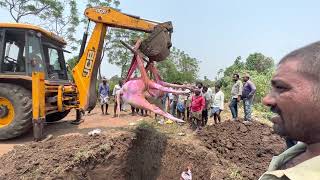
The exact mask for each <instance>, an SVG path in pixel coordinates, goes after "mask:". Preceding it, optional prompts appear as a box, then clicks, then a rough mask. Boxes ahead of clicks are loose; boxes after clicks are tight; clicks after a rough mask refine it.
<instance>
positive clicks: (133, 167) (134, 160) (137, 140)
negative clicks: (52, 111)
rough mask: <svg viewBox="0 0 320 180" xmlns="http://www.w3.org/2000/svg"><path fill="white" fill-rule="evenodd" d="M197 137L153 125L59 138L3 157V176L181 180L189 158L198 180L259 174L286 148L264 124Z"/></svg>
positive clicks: (231, 126) (224, 127)
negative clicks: (115, 132) (181, 137)
mask: <svg viewBox="0 0 320 180" xmlns="http://www.w3.org/2000/svg"><path fill="white" fill-rule="evenodd" d="M196 138H199V139H200V144H202V145H199V143H196V142H198V140H196V139H195V140H194V141H195V142H190V140H188V141H187V140H177V139H174V138H168V137H167V136H165V135H164V134H162V133H160V132H158V131H156V130H155V129H154V128H152V127H150V126H148V125H143V126H140V127H138V128H137V129H136V130H135V132H133V133H131V132H126V133H122V134H119V135H116V136H115V135H114V136H113V137H110V136H106V135H99V136H96V137H89V136H68V137H57V138H56V139H53V140H51V141H48V142H44V143H30V144H28V145H25V146H17V147H15V148H14V150H13V151H11V152H9V153H7V154H5V155H3V156H2V157H0V179H1V178H3V177H5V179H101V180H102V179H120V180H121V179H129V180H140V179H143V180H144V179H147V180H153V179H160V180H162V179H163V180H166V179H179V177H180V173H181V172H182V171H183V170H184V168H185V167H186V166H187V165H188V164H189V163H191V164H193V169H192V172H193V179H241V178H243V179H257V177H258V176H259V175H261V173H262V172H263V171H265V169H266V168H267V165H268V162H269V161H270V159H271V157H272V156H273V155H274V154H277V153H279V152H280V151H281V150H282V148H283V144H282V140H281V139H280V138H279V137H278V136H276V135H273V134H271V130H270V128H269V127H267V126H264V125H261V124H253V125H251V126H247V127H246V126H244V125H242V124H240V123H230V122H229V123H222V124H219V125H215V126H212V127H208V128H207V129H206V130H205V131H204V132H203V133H202V134H201V135H200V136H198V137H196Z"/></svg>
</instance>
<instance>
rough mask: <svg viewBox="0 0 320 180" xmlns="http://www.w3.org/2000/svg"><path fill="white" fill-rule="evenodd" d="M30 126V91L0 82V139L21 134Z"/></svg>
mask: <svg viewBox="0 0 320 180" xmlns="http://www.w3.org/2000/svg"><path fill="white" fill-rule="evenodd" d="M31 127H32V99H31V91H29V90H27V89H25V88H23V87H21V86H18V85H14V84H7V83H0V139H2V140H3V139H11V138H14V137H17V136H20V135H22V134H23V133H25V132H27V131H28V130H30V128H31Z"/></svg>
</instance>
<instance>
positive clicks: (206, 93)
mask: <svg viewBox="0 0 320 180" xmlns="http://www.w3.org/2000/svg"><path fill="white" fill-rule="evenodd" d="M233 81H234V84H233V86H232V88H231V89H230V91H231V100H230V102H229V108H230V110H231V114H232V120H233V121H238V120H239V119H238V104H239V102H240V101H243V107H244V114H245V116H244V123H250V122H251V121H252V118H251V112H252V102H253V98H254V94H255V92H256V87H255V85H254V83H253V82H252V81H250V76H249V74H244V75H243V77H242V81H241V80H240V76H239V74H234V75H233ZM188 86H189V87H194V88H191V89H192V90H191V91H190V93H189V94H182V95H177V94H173V93H166V94H165V95H164V96H163V98H161V99H159V103H157V105H158V106H161V108H162V109H163V110H165V111H167V112H169V113H170V114H172V115H173V116H175V117H177V118H179V119H182V120H185V121H187V122H188V123H189V124H190V126H191V127H193V128H194V129H195V130H196V131H197V132H198V131H200V130H201V129H202V128H203V127H204V126H206V125H207V124H208V120H209V118H212V119H213V122H214V123H215V124H216V123H219V122H221V112H222V111H223V110H224V103H225V95H224V93H223V92H222V90H221V85H220V84H219V83H217V84H216V85H215V86H214V91H213V90H212V88H211V87H209V86H206V85H203V84H202V83H201V82H197V83H195V84H194V85H190V84H189V85H188ZM121 87H122V81H119V83H118V84H116V85H115V86H114V88H113V91H112V96H113V99H115V96H116V92H117V91H118V90H119V89H120V88H121ZM177 89H178V90H182V89H181V88H177ZM110 92H111V91H110V86H109V84H108V82H107V79H106V78H103V79H102V83H101V84H99V88H98V93H99V95H100V105H101V111H102V114H103V115H109V113H108V107H109V105H108V104H109V103H110V100H109V99H110V98H109V94H110ZM121 106H122V104H120V107H121ZM116 107H117V102H116V101H115V106H114V109H113V110H114V114H113V116H114V117H116ZM121 109H123V108H122V107H121ZM131 114H132V115H136V114H141V115H142V116H146V115H147V114H148V111H146V110H143V109H138V108H135V107H132V106H131ZM159 123H161V124H162V123H164V119H161V120H160V121H159Z"/></svg>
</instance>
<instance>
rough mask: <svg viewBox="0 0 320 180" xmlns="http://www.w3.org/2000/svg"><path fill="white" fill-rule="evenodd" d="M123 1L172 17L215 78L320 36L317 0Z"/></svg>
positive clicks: (178, 40) (204, 72)
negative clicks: (256, 55) (253, 56)
mask: <svg viewBox="0 0 320 180" xmlns="http://www.w3.org/2000/svg"><path fill="white" fill-rule="evenodd" d="M120 1H121V4H120V8H121V10H122V11H123V12H126V13H129V14H134V15H138V16H140V17H143V18H146V19H152V20H157V21H172V22H173V26H174V34H173V45H174V46H176V47H177V48H179V49H181V50H183V51H185V52H186V53H188V54H189V55H190V56H191V57H195V58H197V59H198V60H200V61H201V64H200V76H199V77H200V78H203V76H208V77H209V78H214V77H215V76H216V73H217V71H218V70H219V69H221V68H225V67H227V66H229V65H231V64H232V63H233V61H234V59H235V58H236V57H237V56H242V57H243V58H246V57H247V56H248V55H249V54H250V53H253V52H261V53H263V54H265V55H266V56H270V57H272V58H274V59H275V60H276V62H277V61H278V60H279V58H281V57H282V56H284V55H285V54H286V53H288V52H290V51H291V50H294V49H295V48H298V47H301V46H304V45H306V44H309V43H311V42H315V41H318V40H320V23H319V20H320V11H319V7H320V1H317V0H312V1H311V0H305V1H301V0H268V1H264V2H262V1H257V0H241V1H239V0H224V1H221V0H219V1H218V0H197V1H191V0H157V1H155V0H120ZM80 9H81V11H82V10H83V9H82V8H80ZM0 13H1V16H0V21H1V22H7V21H12V20H11V18H10V16H9V14H8V13H7V12H5V11H4V10H0ZM80 14H81V15H82V14H83V13H82V12H80ZM30 23H32V22H30ZM79 38H80V37H79ZM102 69H103V71H102V72H103V74H104V75H106V76H107V77H111V76H113V75H115V74H119V73H120V69H119V68H117V67H115V66H111V65H109V64H108V63H107V60H106V59H104V61H103V63H102Z"/></svg>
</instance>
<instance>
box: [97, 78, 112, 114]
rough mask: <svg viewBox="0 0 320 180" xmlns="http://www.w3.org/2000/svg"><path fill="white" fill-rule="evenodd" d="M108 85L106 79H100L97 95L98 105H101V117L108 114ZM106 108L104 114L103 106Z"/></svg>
mask: <svg viewBox="0 0 320 180" xmlns="http://www.w3.org/2000/svg"><path fill="white" fill-rule="evenodd" d="M109 90H110V88H109V84H108V82H107V79H106V78H105V77H103V78H102V83H100V84H99V89H98V92H99V95H100V105H101V111H102V115H104V114H105V115H109V113H108V107H109V105H108V103H109ZM104 105H105V106H106V112H104V108H103V106H104Z"/></svg>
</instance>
